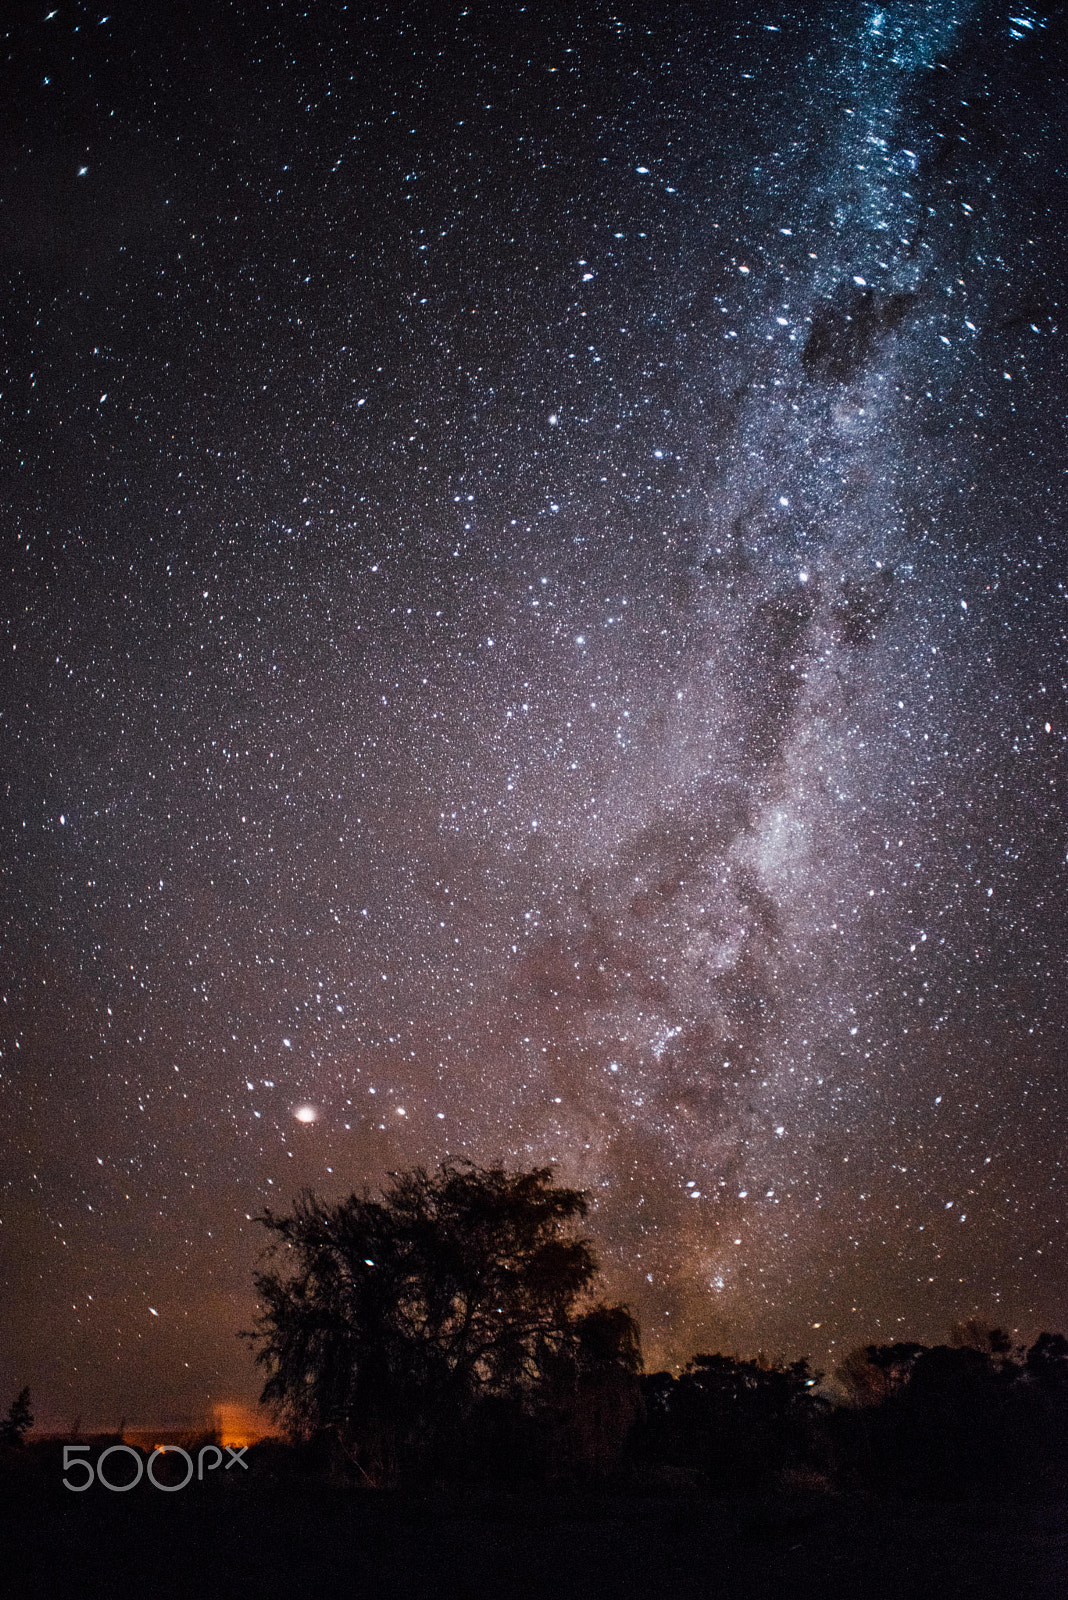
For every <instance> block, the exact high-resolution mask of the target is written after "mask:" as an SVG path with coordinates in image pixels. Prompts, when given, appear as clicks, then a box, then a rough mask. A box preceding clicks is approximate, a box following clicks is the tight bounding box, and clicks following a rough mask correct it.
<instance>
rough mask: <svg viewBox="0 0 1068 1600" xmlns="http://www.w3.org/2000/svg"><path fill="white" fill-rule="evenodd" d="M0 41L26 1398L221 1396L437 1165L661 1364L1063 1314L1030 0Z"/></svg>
mask: <svg viewBox="0 0 1068 1600" xmlns="http://www.w3.org/2000/svg"><path fill="white" fill-rule="evenodd" d="M10 44H11V56H10V61H9V66H8V73H9V78H10V89H9V93H8V96H7V102H8V106H9V109H8V110H7V111H6V112H5V123H4V130H3V133H4V140H5V143H4V165H3V181H2V189H0V196H2V200H3V205H2V210H0V216H3V217H6V230H5V237H4V243H3V266H4V272H5V277H6V280H7V283H8V286H9V306H10V307H11V314H10V317H9V328H10V337H9V341H8V349H7V357H6V365H5V369H4V372H5V376H4V385H3V388H4V393H3V396H2V403H3V405H4V406H5V407H6V408H7V410H6V412H5V425H4V430H3V443H2V446H0V449H2V456H3V462H4V469H5V483H6V489H5V503H6V506H7V514H6V517H5V524H6V535H5V537H6V541H7V551H8V573H9V581H8V583H7V584H6V596H7V598H6V602H5V606H4V624H5V639H6V645H5V650H6V654H5V656H4V681H3V727H4V729H5V739H4V755H5V761H4V769H5V770H4V796H5V804H4V809H3V814H2V820H0V826H2V829H3V840H4V863H5V892H4V902H3V952H4V989H5V996H4V1005H3V1019H4V1020H3V1025H2V1038H0V1045H2V1056H0V1070H2V1076H0V1093H2V1103H3V1126H4V1138H5V1162H4V1172H5V1178H6V1182H5V1190H4V1213H3V1229H2V1235H0V1236H2V1239H3V1246H2V1248H3V1252H4V1255H3V1261H4V1272H5V1278H6V1282H7V1284H8V1286H9V1287H8V1295H9V1304H10V1303H11V1301H12V1300H14V1302H15V1303H17V1305H18V1308H19V1310H18V1315H17V1316H16V1317H15V1318H14V1319H13V1326H12V1329H11V1338H10V1339H9V1340H8V1341H7V1345H6V1348H5V1351H4V1355H3V1366H2V1369H0V1375H3V1374H6V1375H7V1381H8V1383H9V1387H12V1389H13V1388H14V1387H16V1386H17V1385H18V1384H21V1383H22V1382H30V1383H31V1384H32V1385H33V1387H34V1390H35V1393H37V1394H38V1395H39V1396H40V1400H41V1403H42V1409H43V1410H44V1411H45V1412H46V1413H47V1414H48V1415H50V1416H52V1417H54V1418H56V1419H65V1418H66V1417H67V1414H68V1412H69V1413H70V1414H72V1415H73V1413H74V1412H76V1411H77V1410H79V1409H81V1408H83V1407H84V1408H85V1411H86V1412H87V1413H91V1414H92V1415H93V1416H96V1415H98V1414H99V1415H100V1417H101V1418H102V1419H104V1420H109V1419H110V1420H113V1419H111V1412H112V1411H114V1412H116V1413H117V1414H122V1413H123V1412H125V1413H126V1414H128V1415H131V1416H134V1415H139V1414H143V1415H146V1416H153V1417H155V1416H161V1415H163V1414H164V1413H170V1414H174V1415H179V1414H193V1413H195V1412H196V1410H197V1408H198V1407H202V1406H203V1405H204V1404H206V1403H208V1402H209V1401H210V1400H219V1399H222V1398H230V1397H235V1396H237V1397H240V1396H250V1395H251V1394H253V1393H254V1391H255V1377H254V1374H253V1373H252V1371H251V1370H250V1367H249V1363H248V1359H247V1355H246V1353H245V1352H244V1351H243V1349H242V1348H241V1347H240V1346H239V1345H238V1343H237V1341H236V1340H235V1339H234V1338H233V1334H234V1332H235V1330H236V1329H237V1328H239V1327H241V1326H243V1325H247V1323H248V1321H249V1319H250V1317H251V1314H252V1305H251V1293H250V1277H251V1270H252V1266H253V1263H254V1259H255V1255H256V1251H257V1249H258V1248H259V1246H260V1243H261V1239H260V1238H259V1230H258V1229H257V1227H256V1225H255V1223H254V1222H253V1221H252V1220H251V1219H252V1218H253V1217H254V1216H255V1214H256V1212H257V1211H258V1210H259V1209H261V1208H262V1206H263V1205H264V1204H265V1203H268V1204H272V1205H275V1206H278V1205H284V1204H285V1203H287V1202H288V1201H289V1200H290V1199H291V1198H292V1196H293V1195H294V1194H295V1193H296V1191H297V1190H298V1189H299V1187H300V1186H301V1185H302V1184H311V1185H313V1186H314V1187H315V1188H316V1189H318V1190H320V1191H321V1192H323V1193H325V1194H328V1195H330V1196H338V1195H341V1194H343V1193H347V1192H348V1191H349V1190H351V1189H352V1188H353V1187H354V1186H359V1185H362V1184H364V1183H368V1184H371V1185H372V1186H375V1185H377V1184H378V1183H379V1182H380V1181H381V1180H382V1178H383V1177H384V1175H385V1173H386V1172H387V1171H389V1170H392V1169H396V1168H398V1167H401V1166H407V1165H412V1164H414V1163H417V1162H422V1163H434V1162H436V1161H438V1160H440V1159H443V1158H445V1157H453V1158H465V1157H466V1158H469V1159H473V1160H477V1161H483V1160H490V1159H498V1158H503V1159H504V1160H506V1161H507V1162H508V1163H509V1164H515V1163H523V1164H530V1163H534V1162H536V1163H539V1164H541V1163H548V1162H551V1163H552V1164H553V1165H554V1166H555V1167H556V1168H557V1170H558V1172H559V1173H560V1175H561V1176H562V1177H564V1178H566V1179H567V1180H569V1181H575V1182H580V1183H581V1184H583V1185H584V1186H586V1187H588V1188H589V1189H590V1190H591V1192H592V1195H593V1197H594V1202H595V1204H594V1209H593V1211H592V1213H591V1218H590V1226H591V1231H592V1233H593V1235H594V1236H595V1238H596V1239H597V1241H598V1245H599V1248H600V1251H601V1255H602V1259H603V1264H604V1268H605V1274H606V1284H607V1287H608V1289H609V1290H610V1291H611V1292H612V1293H614V1294H618V1295H620V1296H622V1297H624V1298H626V1299H627V1300H628V1301H629V1302H630V1303H631V1305H632V1306H633V1307H634V1308H635V1310H636V1311H637V1312H638V1314H639V1316H640V1319H641V1321H642V1325H643V1331H644V1337H645V1344H646V1352H647V1357H648V1359H649V1360H650V1361H651V1362H654V1363H655V1362H657V1361H661V1360H666V1361H678V1360H683V1359H685V1358H686V1356H687V1355H689V1354H690V1353H692V1352H693V1351H694V1350H695V1349H698V1348H720V1349H728V1350H737V1351H739V1352H742V1353H752V1352H754V1351H756V1350H758V1349H761V1348H763V1349H766V1350H770V1351H772V1352H777V1351H784V1352H787V1353H789V1354H791V1355H795V1354H799V1353H801V1352H809V1353H811V1354H813V1355H814V1357H815V1358H816V1360H817V1362H818V1364H820V1365H824V1366H826V1365H828V1364H832V1363H833V1362H834V1360H835V1359H836V1358H837V1357H839V1356H840V1355H841V1354H842V1353H844V1351H846V1350H848V1349H849V1348H850V1347H851V1346H853V1345H855V1344H857V1343H860V1342H866V1341H868V1340H870V1339H879V1338H892V1337H902V1336H906V1335H907V1336H912V1337H918V1338H927V1339H937V1338H941V1337H944V1335H945V1333H946V1331H947V1329H948V1327H949V1326H950V1324H951V1323H952V1322H953V1321H954V1320H955V1319H956V1318H959V1317H963V1316H969V1315H980V1316H985V1317H988V1318H990V1319H991V1320H994V1321H999V1322H1002V1323H1004V1324H1006V1325H1007V1326H1009V1327H1011V1328H1014V1329H1018V1330H1019V1332H1020V1336H1021V1337H1022V1336H1024V1335H1030V1334H1032V1333H1033V1332H1035V1331H1037V1329H1038V1328H1039V1327H1040V1326H1058V1327H1059V1326H1063V1325H1064V1322H1065V1296H1066V1292H1068V1280H1066V1277H1065V1270H1064V1263H1063V1252H1062V1251H1061V1249H1060V1245H1059V1236H1060V1232H1061V1226H1060V1203H1061V1187H1060V1186H1061V1182H1062V1178H1061V1168H1060V1162H1059V1149H1060V1144H1061V1140H1062V1135H1063V1121H1062V1117H1061V1106H1060V1090H1061V1076H1062V1073H1061V1063H1062V1061H1063V1050H1064V1035H1065V1025H1066V1022H1068V1015H1066V1010H1065V1002H1064V997H1063V989H1064V982H1063V974H1064V963H1065V942H1066V940H1065V928H1066V922H1065V913H1066V909H1068V908H1066V903H1065V854H1066V829H1065V817H1064V809H1063V778H1062V771H1063V761H1064V738H1065V730H1066V728H1068V717H1066V710H1068V708H1066V703H1065V702H1066V695H1065V676H1066V674H1065V601H1066V598H1068V592H1066V590H1065V587H1064V582H1065V559H1064V549H1065V545H1064V536H1063V533H1062V531H1061V522H1062V519H1063V511H1062V497H1063V487H1064V473H1065V468H1064V465H1063V461H1064V459H1065V454H1064V439H1063V434H1064V414H1065V399H1066V397H1068V387H1066V382H1065V376H1064V371H1063V353H1062V352H1063V343H1062V341H1063V332H1062V329H1061V327H1060V321H1061V318H1062V317H1063V315H1064V311H1063V308H1062V307H1061V306H1060V304H1059V301H1060V296H1061V294H1062V293H1063V284H1064V266H1065V257H1064V247H1063V243H1062V241H1061V239H1060V237H1059V236H1060V234H1061V232H1062V229H1061V222H1060V219H1061V218H1062V217H1063V215H1064V214H1065V204H1066V202H1068V194H1066V175H1065V168H1064V155H1065V126H1064V123H1065V111H1064V107H1063V104H1062V101H1063V92H1062V85H1063V80H1064V69H1065V63H1066V56H1065V48H1064V47H1065V37H1064V28H1063V23H1062V22H1061V21H1060V20H1059V19H1054V18H1047V17H1046V16H1045V14H1043V13H1040V12H1037V11H1034V10H1032V9H1030V8H1028V7H1023V8H1019V9H1013V8H1006V7H1004V6H1001V7H998V6H985V5H978V4H975V5H972V4H964V3H960V4H952V3H943V4H939V3H932V4H919V3H916V4H908V3H901V4H891V5H888V6H886V7H884V8H876V7H874V6H871V5H849V4H842V5H826V6H816V5H813V6H807V7H795V8H793V9H791V10H788V11H780V10H774V9H771V8H769V9H768V10H767V11H766V12H765V11H760V12H758V13H754V12H752V11H751V10H750V9H748V8H743V7H741V6H738V7H735V8H731V7H729V6H728V7H717V8H716V12H715V16H714V17H706V18H702V17H701V16H700V15H697V14H695V13H694V12H692V11H691V10H689V9H686V8H682V7H669V8H668V9H667V10H665V11H664V12H663V14H658V16H657V17H656V18H655V19H652V18H651V17H650V16H649V15H647V14H646V10H645V9H643V8H637V7H633V8H632V7H627V6H622V7H617V8H616V9H615V10H609V9H601V10H595V11H591V12H590V13H589V14H588V15H586V16H584V17H583V18H581V19H579V20H574V19H564V18H563V17H562V16H560V17H556V16H552V17H547V16H546V15H544V14H540V15H533V14H532V13H531V12H530V11H529V10H528V9H527V8H525V7H524V8H521V7H518V6H517V7H513V8H510V9H509V8H500V7H494V8H492V14H490V15H486V14H483V13H482V12H478V11H476V10H475V9H473V8H472V9H471V10H468V11H463V10H461V11H460V12H458V13H457V14H456V15H455V16H453V15H451V14H450V16H449V17H448V18H445V17H444V15H442V14H439V13H437V12H436V11H432V12H431V13H430V14H429V15H428V14H424V13H423V12H422V11H420V10H419V9H418V8H408V9H403V10H400V9H398V10H396V11H395V12H392V13H390V14H386V13H385V12H383V13H382V14H376V15H375V16H374V17H370V16H368V17H366V18H363V19H362V20H361V19H360V18H359V17H358V16H355V15H353V14H352V13H351V10H350V11H345V10H343V9H342V8H340V7H339V8H333V7H324V8H321V10H315V9H313V10H311V11H310V12H309V13H308V14H307V15H305V14H304V13H301V12H298V11H297V10H289V9H288V8H287V7H286V6H279V7H275V8H273V9H271V10H268V9H267V8H264V9H263V11H262V13H260V11H259V9H258V8H256V7H252V8H243V15H242V18H241V19H240V20H238V21H229V22H223V21H221V20H219V18H218V17H217V16H216V15H215V13H214V11H213V10H206V11H205V12H204V15H203V16H202V17H199V18H198V17H196V16H194V15H192V14H191V15H190V19H189V23H188V27H187V28H183V30H182V31H181V32H180V33H179V32H178V31H177V29H176V27H175V28H173V29H171V31H170V32H168V30H167V29H166V28H165V29H163V30H162V31H160V30H153V29H151V28H149V26H148V25H147V24H142V23H140V22H135V21H132V20H130V19H127V18H124V17H121V16H116V17H107V18H104V17H103V14H102V13H91V12H89V11H76V12H75V11H70V12H61V13H54V14H53V16H52V17H51V18H49V19H47V20H45V19H44V14H43V12H42V13H41V15H40V16H37V15H35V16H34V17H33V19H31V20H29V21H27V22H26V23H25V25H24V26H22V27H21V28H19V29H15V30H13V31H12V33H11V35H10ZM45 1327H46V1328H47V1329H48V1338H47V1339H46V1340H42V1338H41V1329H42V1328H45Z"/></svg>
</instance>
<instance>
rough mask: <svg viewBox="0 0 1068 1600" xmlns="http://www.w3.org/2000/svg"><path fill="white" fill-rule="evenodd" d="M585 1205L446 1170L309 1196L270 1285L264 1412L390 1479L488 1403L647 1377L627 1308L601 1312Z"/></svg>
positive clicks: (532, 1174)
mask: <svg viewBox="0 0 1068 1600" xmlns="http://www.w3.org/2000/svg"><path fill="white" fill-rule="evenodd" d="M587 1209H588V1201H587V1197H586V1195H585V1194H584V1193H583V1192H582V1191H580V1190H578V1189H570V1188H566V1187H563V1186H561V1185H558V1184H556V1183H554V1181H553V1177H552V1170H551V1169H550V1168H536V1169H534V1170H531V1171H526V1172H514V1173H512V1172H507V1171H506V1170H505V1169H504V1168H503V1167H501V1166H494V1167H476V1166H474V1165H472V1164H471V1163H467V1162H464V1163H447V1164H444V1165H442V1166H441V1167H440V1168H439V1169H438V1170H437V1171H436V1172H432V1173H431V1172H428V1171H427V1170H426V1169H424V1168H416V1169H414V1170H412V1171H409V1172H402V1173H397V1174H394V1175H393V1177H392V1182H391V1183H390V1185H389V1186H388V1187H387V1189H386V1191H385V1193H384V1194H383V1196H382V1197H381V1198H378V1199H376V1198H373V1197H371V1196H370V1194H368V1193H367V1192H364V1193H363V1194H362V1195H356V1194H352V1195H350V1196H349V1197H348V1199H347V1200H343V1201H341V1202H340V1203H339V1204H337V1205H327V1204H326V1203H325V1202H323V1201H322V1200H320V1199H318V1198H317V1197H316V1196H315V1195H314V1194H312V1193H311V1192H308V1191H305V1192H304V1193H303V1194H302V1195H301V1196H300V1198H299V1199H298V1201H297V1202H296V1205H295V1207H294V1209H293V1211H292V1212H291V1213H290V1214H288V1215H278V1214H276V1213H274V1212H272V1211H269V1210H268V1211H265V1212H264V1214H263V1215H262V1216H261V1217H260V1219H259V1220H260V1221H261V1222H262V1223H263V1225H264V1226H265V1227H266V1228H267V1229H268V1230H269V1231H270V1233H271V1234H272V1235H273V1241H272V1243H271V1244H270V1245H269V1246H268V1250H267V1258H268V1264H267V1266H266V1268H265V1270H263V1271H261V1272H259V1273H258V1274H257V1275H256V1279H255V1285H256V1289H257V1292H258V1295H259V1299H260V1304H261V1315H260V1318H259V1321H258V1325H257V1327H256V1329H255V1330H254V1332H253V1333H252V1334H250V1335H249V1337H251V1338H252V1339H253V1341H254V1342H255V1343H256V1345H257V1347H258V1348H257V1360H258V1361H259V1363H260V1364H261V1365H262V1366H264V1367H266V1369H267V1372H268V1377H267V1381H266V1383H265V1385H264V1390H263V1399H264V1400H265V1401H267V1402H268V1403H271V1404H272V1405H273V1406H274V1407H275V1408H276V1409H277V1411H278V1412H279V1413H280V1414H281V1416H282V1418H283V1419H284V1421H285V1422H286V1424H287V1425H288V1427H289V1429H290V1431H291V1432H292V1433H293V1434H295V1435H304V1436H307V1435H308V1434H310V1433H313V1432H315V1431H316V1430H318V1429H321V1428H324V1427H327V1428H331V1429H333V1430H335V1431H336V1432H337V1434H338V1435H339V1436H340V1437H341V1438H343V1439H345V1440H347V1441H348V1442H349V1443H350V1444H351V1445H356V1446H357V1447H358V1448H359V1449H360V1450H361V1451H362V1453H363V1454H364V1455H365V1456H367V1455H369V1456H370V1457H373V1458H375V1460H376V1463H377V1465H378V1467H379V1468H380V1469H382V1468H383V1466H384V1467H385V1470H387V1471H389V1470H392V1467H393V1466H394V1465H395V1464H396V1463H397V1461H399V1460H401V1459H402V1458H404V1457H405V1456H406V1455H411V1454H412V1453H413V1452H414V1453H418V1451H419V1449H420V1448H425V1447H426V1445H427V1443H428V1441H429V1440H431V1439H432V1438H433V1437H435V1436H436V1437H437V1438H439V1439H440V1438H441V1436H442V1435H443V1434H447V1433H448V1432H449V1430H450V1428H455V1427H457V1426H459V1425H460V1424H461V1423H462V1421H463V1419H464V1418H465V1417H467V1416H469V1415H470V1413H471V1410H472V1408H473V1407H474V1406H475V1405H476V1404H477V1403H478V1402H480V1401H483V1400H486V1399H488V1398H490V1397H505V1396H506V1397H510V1398H512V1399H519V1400H525V1401H527V1402H530V1403H533V1402H534V1401H535V1400H536V1399H537V1398H539V1397H541V1398H544V1396H545V1394H546V1392H547V1390H548V1388H549V1387H550V1386H552V1385H556V1386H557V1387H558V1386H559V1385H560V1383H561V1382H562V1381H564V1382H566V1381H567V1379H568V1378H570V1379H571V1380H572V1381H578V1377H579V1374H580V1373H582V1372H584V1371H588V1370H589V1369H590V1367H591V1365H592V1366H599V1367H600V1368H604V1367H605V1366H606V1365H608V1366H615V1367H616V1368H618V1369H620V1370H624V1371H629V1372H631V1373H634V1372H636V1371H637V1370H638V1369H639V1368H640V1365H641V1357H640V1353H639V1345H638V1337H637V1329H636V1326H635V1324H634V1323H633V1321H632V1319H631V1318H630V1316H629V1314H628V1313H627V1312H626V1311H625V1310H624V1308H622V1307H606V1306H595V1305H593V1303H592V1298H591V1291H592V1287H593V1284H594V1280H595V1278H596V1275H597V1271H598V1266H597V1259H596V1256H595V1255H594V1252H593V1248H592V1246H591V1244H590V1242H589V1240H588V1239H586V1238H584V1237H582V1236H580V1235H578V1234H577V1233H576V1232H575V1224H576V1223H577V1222H579V1221H581V1219H583V1218H584V1217H585V1216H586V1213H587Z"/></svg>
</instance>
